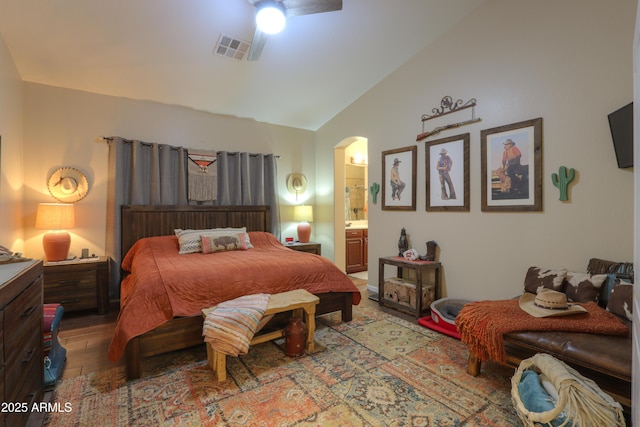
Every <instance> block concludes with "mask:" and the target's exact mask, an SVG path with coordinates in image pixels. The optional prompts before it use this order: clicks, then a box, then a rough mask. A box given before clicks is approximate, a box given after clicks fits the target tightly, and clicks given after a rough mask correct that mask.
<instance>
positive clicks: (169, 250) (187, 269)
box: [109, 205, 360, 379]
mask: <svg viewBox="0 0 640 427" xmlns="http://www.w3.org/2000/svg"><path fill="white" fill-rule="evenodd" d="M270 224H271V216H270V212H269V207H268V206H146V205H135V206H133V205H132V206H123V207H122V210H121V245H122V246H121V247H122V254H123V256H124V258H123V262H122V267H123V269H122V271H121V277H122V281H121V304H120V305H121V310H120V314H119V316H118V321H117V323H116V329H115V331H114V336H113V339H112V341H111V345H110V348H109V359H110V360H113V361H117V360H119V359H120V358H121V357H122V356H123V355H124V357H125V364H126V371H127V378H128V379H134V378H139V377H140V374H141V369H140V364H141V360H142V359H143V358H145V357H149V356H154V355H157V354H162V353H167V352H170V351H174V350H178V349H182V348H187V347H191V346H195V345H201V344H203V338H202V316H201V314H200V310H201V309H202V308H206V307H210V306H212V305H215V304H217V303H219V302H222V301H224V300H228V299H233V298H236V297H238V296H240V295H241V294H251V293H259V292H262V293H277V292H284V291H286V290H292V289H294V288H302V289H307V290H308V291H309V292H312V293H314V294H316V295H318V297H319V298H320V303H319V304H318V307H317V310H316V314H317V315H322V314H326V313H331V312H335V311H341V317H342V320H343V321H350V320H351V317H352V306H353V305H354V304H358V303H359V301H360V292H359V291H358V289H357V288H356V287H355V286H354V285H353V282H352V281H351V280H350V279H349V278H348V277H347V276H346V275H345V274H344V273H343V272H342V271H340V270H339V269H338V268H337V267H336V266H335V265H334V264H333V263H332V262H331V261H329V260H328V259H326V258H323V257H320V256H318V255H313V254H309V253H304V252H297V251H292V250H290V249H288V248H286V247H285V246H283V245H282V244H281V243H280V242H278V241H277V240H276V239H275V236H273V235H272V234H270V233H269V232H270V228H271V227H270ZM223 227H246V230H247V235H248V236H249V238H250V240H251V243H252V244H253V246H254V247H253V248H252V249H249V250H246V251H245V250H233V251H224V252H216V253H213V254H207V255H204V254H202V253H193V254H184V255H179V254H178V249H179V244H178V239H177V238H176V237H175V234H174V229H176V228H181V229H198V230H204V229H213V228H223ZM125 255H126V256H125ZM203 262H204V263H212V266H210V267H206V268H203V269H200V268H201V267H200V264H202V263H203ZM248 266H251V268H248ZM252 273H256V274H252ZM159 280H160V282H158V281H159ZM158 283H160V284H158ZM212 283H216V284H217V286H216V285H211V284H212ZM267 288H269V289H267ZM223 290H224V292H223Z"/></svg>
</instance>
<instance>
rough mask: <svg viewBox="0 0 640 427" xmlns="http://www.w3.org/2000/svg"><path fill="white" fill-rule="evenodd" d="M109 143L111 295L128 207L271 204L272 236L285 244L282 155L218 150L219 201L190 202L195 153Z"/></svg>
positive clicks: (117, 277) (115, 286)
mask: <svg viewBox="0 0 640 427" xmlns="http://www.w3.org/2000/svg"><path fill="white" fill-rule="evenodd" d="M105 139H106V140H107V142H108V144H109V161H108V178H107V224H106V254H107V255H108V256H109V257H110V259H111V263H112V265H111V272H112V273H111V278H110V286H109V297H110V298H119V296H120V263H121V261H122V258H123V257H124V255H125V254H122V253H121V243H120V241H121V239H120V231H121V229H120V208H121V206H122V205H187V204H194V205H196V204H197V205H202V204H205V205H206V204H209V205H211V204H217V205H223V206H240V205H268V206H270V208H271V232H272V233H273V234H274V235H275V236H276V237H277V238H278V240H280V237H281V236H280V209H279V203H278V190H277V188H278V185H277V164H276V161H277V156H275V155H272V154H249V153H238V152H223V151H220V152H217V154H216V157H217V164H218V170H217V181H218V182H217V200H210V201H189V200H188V194H189V192H188V182H189V172H188V171H189V169H188V166H189V164H188V162H189V150H188V149H186V148H182V147H174V146H171V145H165V144H156V143H149V142H143V141H132V140H127V139H124V138H121V137H111V138H105Z"/></svg>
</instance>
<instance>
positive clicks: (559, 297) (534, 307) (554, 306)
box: [519, 289, 587, 317]
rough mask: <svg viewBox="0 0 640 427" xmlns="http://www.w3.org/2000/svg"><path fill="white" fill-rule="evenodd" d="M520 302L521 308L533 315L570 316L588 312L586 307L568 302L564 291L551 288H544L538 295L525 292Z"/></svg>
mask: <svg viewBox="0 0 640 427" xmlns="http://www.w3.org/2000/svg"><path fill="white" fill-rule="evenodd" d="M519 303H520V308H521V309H523V310H524V311H526V312H527V313H529V314H530V315H532V316H533V317H553V316H568V315H570V314H578V313H586V312H587V310H586V309H585V308H584V307H582V306H580V305H577V304H570V303H569V302H567V296H566V295H565V294H563V293H562V292H558V291H554V290H551V289H543V290H542V291H540V292H539V293H538V294H537V295H536V294H532V293H529V292H525V293H524V294H522V296H521V297H520V301H519Z"/></svg>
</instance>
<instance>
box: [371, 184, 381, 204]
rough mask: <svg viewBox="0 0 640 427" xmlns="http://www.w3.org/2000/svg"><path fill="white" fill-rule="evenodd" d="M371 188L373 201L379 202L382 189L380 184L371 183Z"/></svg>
mask: <svg viewBox="0 0 640 427" xmlns="http://www.w3.org/2000/svg"><path fill="white" fill-rule="evenodd" d="M369 189H370V190H371V198H372V201H373V203H378V191H380V184H378V183H377V182H374V183H373V184H371V187H369Z"/></svg>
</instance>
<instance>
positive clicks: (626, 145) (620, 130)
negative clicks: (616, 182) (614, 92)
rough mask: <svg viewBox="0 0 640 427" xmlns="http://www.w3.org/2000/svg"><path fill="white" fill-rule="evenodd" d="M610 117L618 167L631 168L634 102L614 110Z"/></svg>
mask: <svg viewBox="0 0 640 427" xmlns="http://www.w3.org/2000/svg"><path fill="white" fill-rule="evenodd" d="M608 117H609V127H610V128H611V137H612V138H613V148H614V150H615V152H616V159H617V160H618V167H619V168H631V167H633V102H631V103H629V104H627V105H625V106H624V107H622V108H620V109H618V110H616V111H614V112H613V113H611V114H609V116H608Z"/></svg>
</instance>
